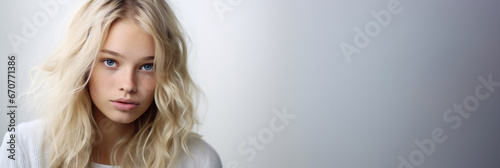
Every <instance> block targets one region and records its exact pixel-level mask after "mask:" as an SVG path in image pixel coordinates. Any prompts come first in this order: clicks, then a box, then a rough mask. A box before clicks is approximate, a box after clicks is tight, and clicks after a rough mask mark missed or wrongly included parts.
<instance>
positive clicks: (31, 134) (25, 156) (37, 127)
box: [0, 119, 222, 168]
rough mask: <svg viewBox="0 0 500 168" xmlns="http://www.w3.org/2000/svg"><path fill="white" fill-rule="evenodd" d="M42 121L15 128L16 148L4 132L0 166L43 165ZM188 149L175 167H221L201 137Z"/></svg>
mask: <svg viewBox="0 0 500 168" xmlns="http://www.w3.org/2000/svg"><path fill="white" fill-rule="evenodd" d="M43 128H44V124H43V121H42V120H40V119H39V120H35V121H31V122H26V123H21V124H19V125H18V126H17V127H16V128H15V129H16V130H15V138H13V139H14V140H15V147H14V146H12V145H11V144H12V143H8V142H9V141H11V137H10V136H11V133H10V132H7V133H6V134H5V136H4V138H3V141H2V144H1V147H0V167H2V168H9V167H22V168H24V167H29V168H43V167H48V166H46V165H44V163H46V161H47V154H46V153H45V152H44V151H42V141H41V140H42V137H43ZM11 146H12V147H14V149H15V152H14V154H15V156H14V158H15V160H12V159H10V158H9V155H11V152H10V151H9V150H8V149H10V148H11ZM188 148H189V150H190V152H191V153H192V155H193V157H189V156H187V155H183V156H181V159H180V160H179V164H178V167H203V168H221V167H222V164H221V161H220V158H219V155H218V154H217V152H216V151H215V150H214V149H213V148H212V147H211V146H210V145H209V144H207V143H206V142H205V141H203V140H202V139H200V138H192V139H190V140H189V141H188ZM91 165H92V167H95V168H107V167H111V166H109V165H102V164H97V163H92V164H91Z"/></svg>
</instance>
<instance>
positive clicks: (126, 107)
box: [111, 99, 139, 111]
mask: <svg viewBox="0 0 500 168" xmlns="http://www.w3.org/2000/svg"><path fill="white" fill-rule="evenodd" d="M111 104H112V105H113V107H114V108H115V109H117V110H122V111H130V110H133V109H135V108H136V107H137V106H138V105H139V103H137V102H134V101H132V100H130V99H116V100H111Z"/></svg>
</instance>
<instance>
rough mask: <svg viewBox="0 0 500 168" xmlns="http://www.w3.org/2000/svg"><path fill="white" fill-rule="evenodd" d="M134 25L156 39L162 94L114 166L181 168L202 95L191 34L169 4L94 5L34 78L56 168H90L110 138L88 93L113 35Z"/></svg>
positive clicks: (128, 0) (119, 146) (112, 0)
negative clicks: (121, 23) (119, 26)
mask: <svg viewBox="0 0 500 168" xmlns="http://www.w3.org/2000/svg"><path fill="white" fill-rule="evenodd" d="M120 18H122V19H130V20H133V21H134V22H135V23H136V24H137V25H138V26H139V27H140V28H142V29H143V31H145V32H146V33H148V34H150V35H151V36H152V37H153V38H154V43H155V57H154V71H155V75H156V81H157V83H156V88H155V92H154V102H153V103H152V105H151V107H150V108H149V109H148V111H146V112H145V113H144V114H143V115H142V116H141V117H139V118H138V119H137V120H136V121H134V122H136V124H135V125H136V132H135V133H134V134H131V135H130V136H125V137H123V138H122V139H121V140H119V141H118V142H117V143H116V145H115V146H114V147H113V151H112V153H111V156H110V158H112V160H111V162H112V163H113V165H116V164H117V161H116V160H117V157H119V156H117V151H123V153H124V155H123V156H121V159H120V160H121V163H120V165H121V166H122V167H175V166H176V164H177V162H178V160H179V159H180V156H181V155H182V154H183V153H187V154H189V151H188V148H187V140H188V138H189V137H191V136H197V134H194V133H192V132H191V131H192V130H193V128H194V127H195V126H196V125H197V124H198V120H197V119H196V115H195V109H196V103H197V100H198V94H199V90H198V89H197V87H196V86H195V84H194V83H193V81H192V79H191V77H190V75H189V72H188V69H187V54H186V43H185V39H184V34H183V33H182V31H181V27H180V24H179V22H178V20H177V18H176V16H175V15H174V13H173V11H172V9H171V8H170V7H169V5H168V4H167V3H166V2H165V1H164V0H89V1H88V2H86V3H85V4H84V5H83V6H82V7H81V8H80V9H79V10H78V12H77V13H76V15H75V16H74V18H73V20H72V21H71V24H70V26H69V28H68V30H67V34H66V36H65V38H64V39H63V41H62V43H61V45H60V46H59V47H58V48H57V50H56V51H55V52H54V53H53V54H52V55H51V56H50V57H49V59H48V60H47V61H46V62H45V63H44V64H42V65H41V66H40V67H38V68H36V69H35V70H36V74H35V77H34V78H33V81H35V83H34V85H33V86H34V87H32V90H35V92H36V93H37V94H35V95H36V97H35V100H38V101H35V102H41V105H40V108H41V109H42V111H43V112H42V114H43V117H44V118H45V123H46V124H45V134H44V135H45V136H46V137H45V139H44V142H45V145H44V146H45V151H47V152H48V153H47V154H48V160H47V162H48V163H47V165H49V167H90V166H91V164H90V162H91V161H92V159H91V158H92V157H91V153H92V147H93V146H94V145H95V144H96V143H97V142H98V141H99V138H100V137H101V135H102V132H101V131H100V130H99V129H98V127H97V123H96V121H94V118H93V116H92V101H91V99H90V96H89V92H88V90H87V89H86V87H87V84H88V83H89V79H90V76H89V74H91V72H92V68H93V67H94V64H95V63H96V59H97V58H96V57H97V55H98V53H99V51H100V50H101V47H102V45H103V43H104V41H105V40H106V37H107V34H108V30H109V27H110V26H111V24H112V23H113V22H114V21H115V20H117V19H120Z"/></svg>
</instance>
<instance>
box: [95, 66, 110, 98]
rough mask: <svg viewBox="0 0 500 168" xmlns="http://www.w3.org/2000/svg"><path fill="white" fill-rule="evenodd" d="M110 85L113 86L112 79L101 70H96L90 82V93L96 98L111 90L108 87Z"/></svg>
mask: <svg viewBox="0 0 500 168" xmlns="http://www.w3.org/2000/svg"><path fill="white" fill-rule="evenodd" d="M110 84H112V79H111V77H109V76H107V75H106V74H104V73H103V72H102V70H100V69H99V68H97V67H96V68H94V71H93V72H92V74H91V75H90V80H89V91H90V94H91V96H92V97H96V96H98V95H101V93H102V91H105V90H109V89H111V88H109V86H108V85H110ZM99 97H100V96H99Z"/></svg>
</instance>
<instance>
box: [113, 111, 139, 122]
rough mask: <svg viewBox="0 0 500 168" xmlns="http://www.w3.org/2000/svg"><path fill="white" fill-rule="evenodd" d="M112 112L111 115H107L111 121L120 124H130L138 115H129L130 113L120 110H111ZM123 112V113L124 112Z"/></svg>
mask: <svg viewBox="0 0 500 168" xmlns="http://www.w3.org/2000/svg"><path fill="white" fill-rule="evenodd" d="M113 113H114V114H112V116H111V117H108V116H106V117H108V118H109V119H110V120H111V121H113V122H115V123H120V124H130V123H132V122H134V121H135V120H137V118H139V116H137V117H136V116H131V115H130V113H128V112H121V111H113ZM124 113H125V114H124Z"/></svg>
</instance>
